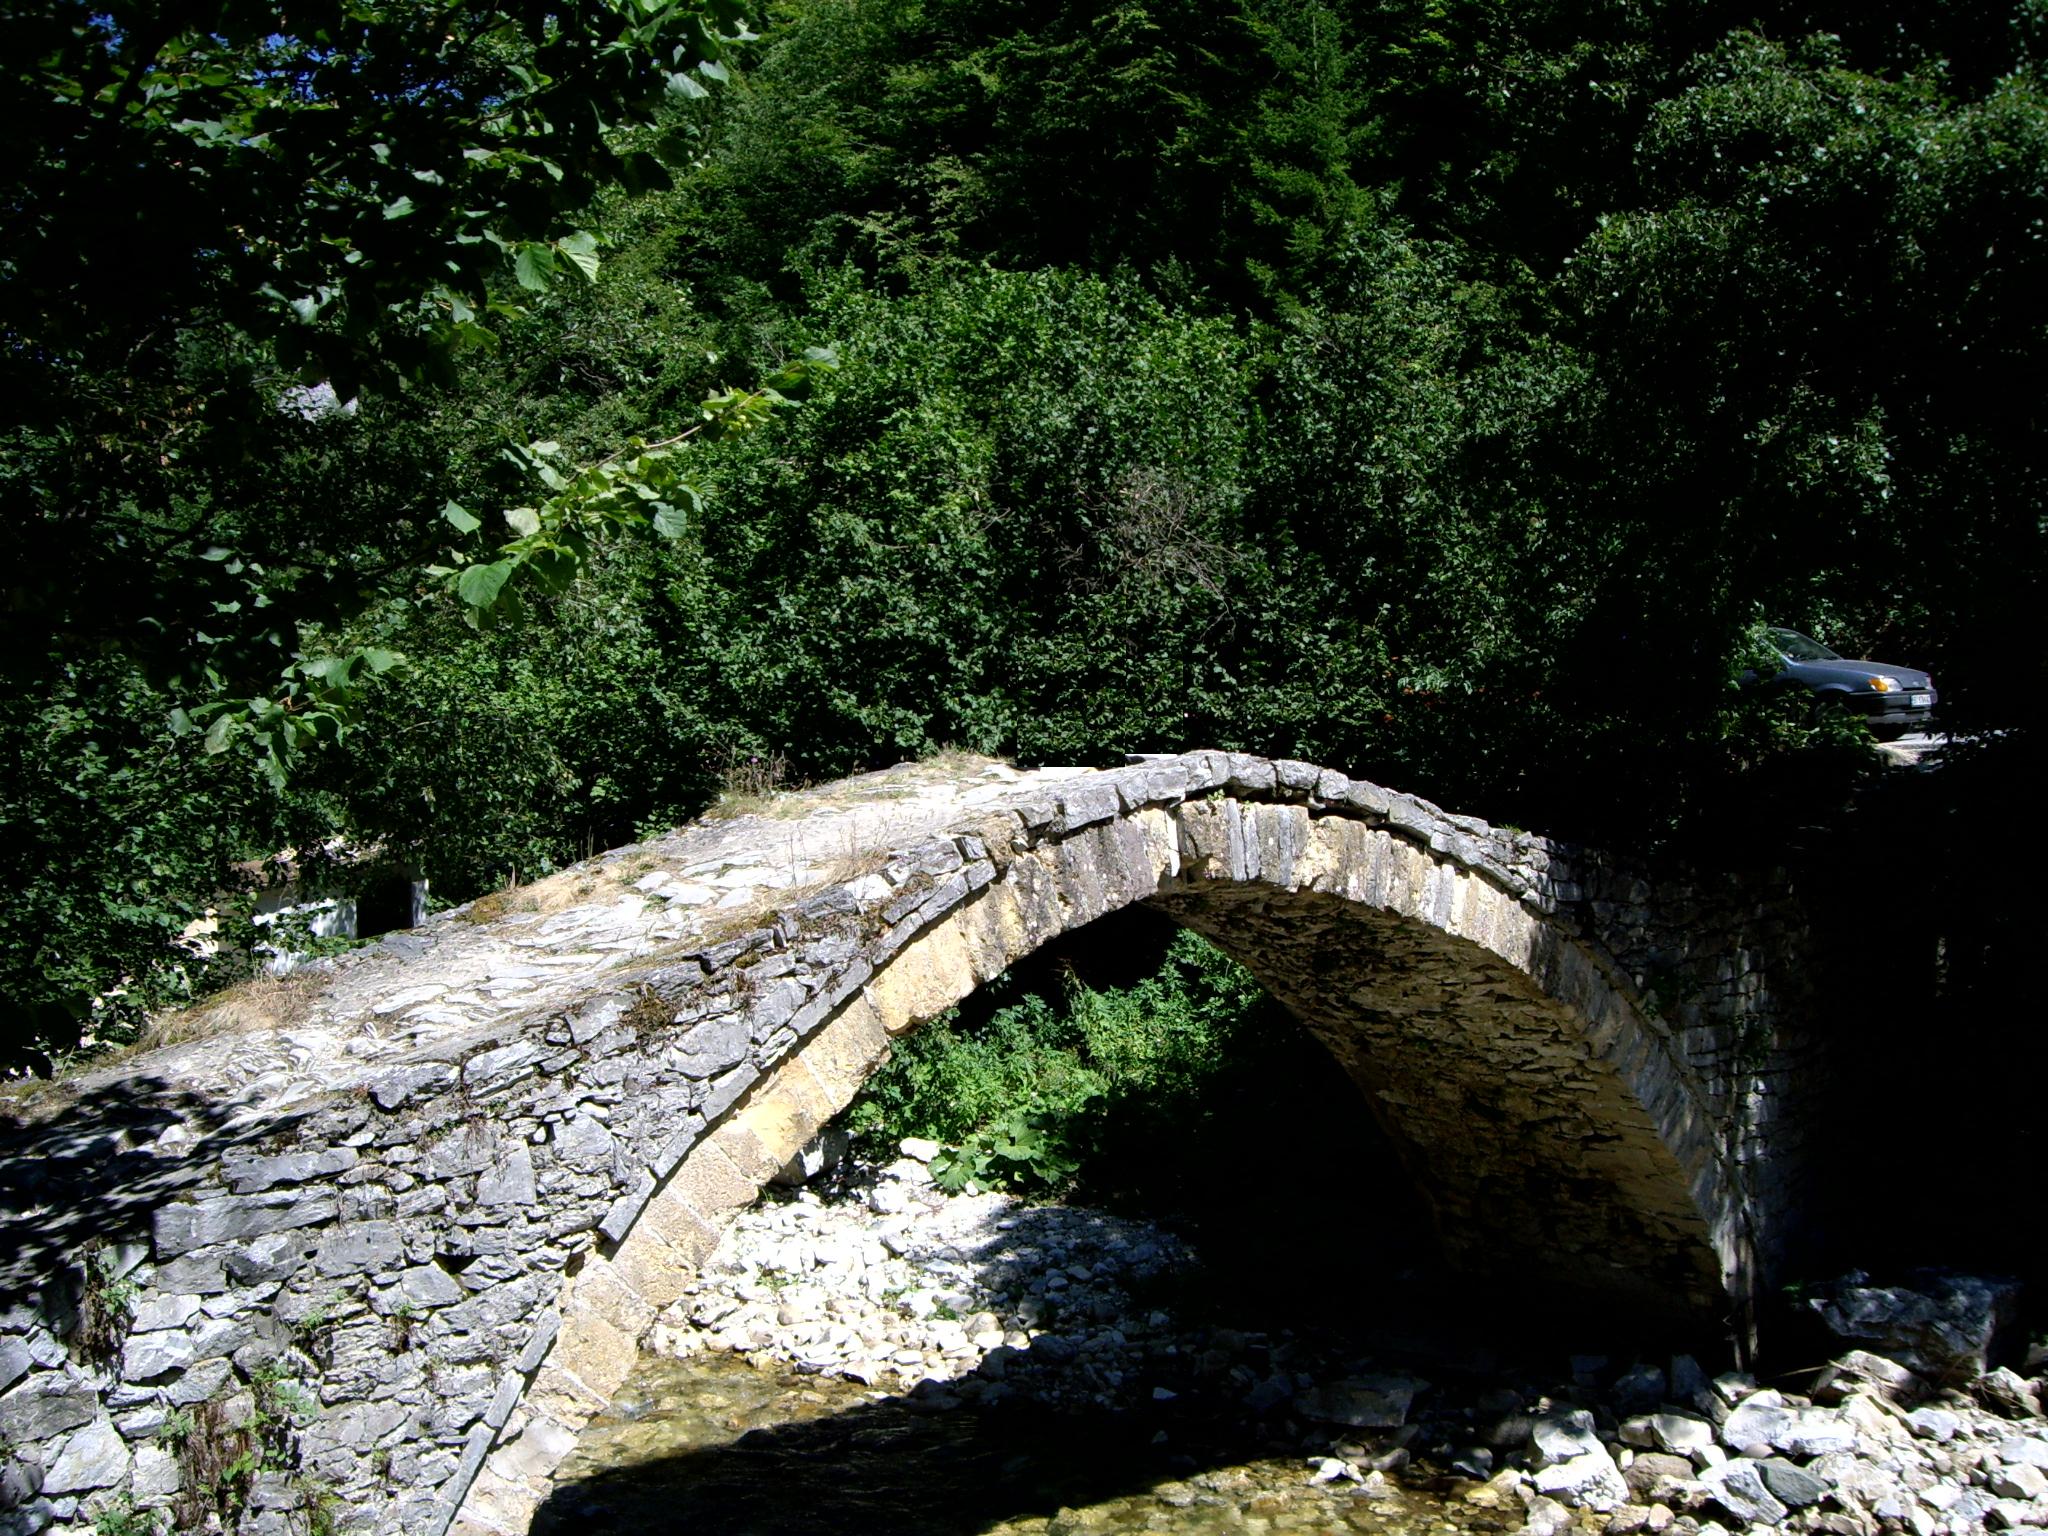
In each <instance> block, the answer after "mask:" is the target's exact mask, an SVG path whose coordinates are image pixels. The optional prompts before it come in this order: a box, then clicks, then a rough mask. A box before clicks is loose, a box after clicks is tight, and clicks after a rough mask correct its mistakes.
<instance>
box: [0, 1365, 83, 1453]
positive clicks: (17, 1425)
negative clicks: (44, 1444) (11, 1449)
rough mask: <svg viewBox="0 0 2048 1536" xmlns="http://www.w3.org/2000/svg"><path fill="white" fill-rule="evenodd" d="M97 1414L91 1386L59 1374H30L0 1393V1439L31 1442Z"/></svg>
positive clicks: (72, 1427) (59, 1431) (73, 1426)
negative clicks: (14, 1385)
mask: <svg viewBox="0 0 2048 1536" xmlns="http://www.w3.org/2000/svg"><path fill="white" fill-rule="evenodd" d="M97 1413H98V1408H97V1406H96V1404H95V1402H94V1399H93V1393H92V1389H91V1388H90V1387H88V1386H86V1385H85V1384H84V1383H83V1382H79V1381H74V1380H73V1379H71V1377H69V1376H67V1375H64V1374H61V1373H53V1374H51V1375H47V1376H32V1377H30V1378H29V1379H28V1380H27V1381H25V1382H23V1383H22V1384H21V1385H20V1386H18V1387H15V1388H14V1389H13V1390H12V1391H10V1392H8V1393H7V1394H6V1395H5V1396H0V1439H4V1440H6V1441H7V1442H8V1443H9V1444H10V1445H32V1444H34V1443H35V1442H36V1441H38V1440H47V1439H49V1438H50V1436H52V1435H60V1434H62V1433H63V1432H64V1431H65V1430H67V1429H76V1428H78V1426H79V1425H81V1424H90V1423H91V1422H92V1421H93V1419H94V1418H95V1417H96V1416H97Z"/></svg>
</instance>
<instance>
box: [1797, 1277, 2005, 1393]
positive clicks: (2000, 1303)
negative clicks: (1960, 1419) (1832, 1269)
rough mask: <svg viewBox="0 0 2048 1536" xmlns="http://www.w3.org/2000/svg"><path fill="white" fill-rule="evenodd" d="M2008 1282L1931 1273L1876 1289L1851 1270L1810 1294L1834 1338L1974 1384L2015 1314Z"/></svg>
mask: <svg viewBox="0 0 2048 1536" xmlns="http://www.w3.org/2000/svg"><path fill="white" fill-rule="evenodd" d="M2019 1294H2020V1288H2019V1284H2018V1282H2017V1281H2013V1280H1987V1279H1981V1278H1979V1277H1977V1276H1975V1275H1948V1274H1939V1273H1933V1272H1927V1273H1922V1274H1919V1275H1916V1276H1914V1277H1913V1283H1912V1284H1911V1285H1910V1286H1905V1285H1897V1286H1879V1285H1872V1284H1870V1283H1869V1278H1868V1277H1867V1276H1865V1275H1861V1274H1852V1275H1849V1276H1847V1277H1845V1278H1844V1279H1842V1280H1840V1281H1838V1282H1836V1283H1835V1284H1833V1285H1830V1286H1828V1287H1826V1288H1825V1289H1823V1290H1822V1291H1821V1292H1820V1293H1818V1294H1816V1295H1814V1296H1812V1297H1810V1298H1809V1299H1808V1303H1807V1304H1808V1305H1809V1306H1810V1307H1812V1309H1813V1311H1814V1314H1815V1315H1816V1316H1817V1317H1819V1318H1820V1320H1821V1321H1822V1322H1823V1323H1825V1324H1826V1325H1827V1327H1828V1328H1829V1329H1830V1330H1831V1331H1832V1332H1834V1333H1835V1334H1836V1335H1837V1336H1838V1337H1840V1338H1844V1339H1847V1340H1849V1341H1850V1342H1852V1343H1855V1344H1860V1345H1863V1346H1864V1347H1865V1348H1867V1349H1869V1350H1872V1351H1873V1352H1875V1353H1877V1354H1880V1355H1883V1356H1885V1357H1886V1358H1887V1359H1891V1360H1896V1361H1898V1362H1899V1363H1900V1364H1901V1365H1905V1366H1908V1367H1910V1368H1911V1369H1913V1370H1914V1371H1916V1372H1918V1373H1919V1374H1920V1375H1922V1376H1925V1377H1927V1378H1928V1379H1929V1380H1931V1381H1934V1382H1937V1383H1942V1384H1959V1383H1962V1382H1965V1381H1973V1380H1975V1379H1976V1378H1977V1377H1978V1376H1980V1375H1982V1374H1983V1372H1984V1368H1985V1366H1986V1365H1987V1364H1988V1363H1989V1360H1988V1357H1989V1356H1990V1355H1991V1354H1992V1353H1993V1351H1994V1350H1995V1349H1996V1347H1997V1345H1998V1343H1999V1342H2000V1341H2001V1340H2002V1338H2003V1336H2004V1335H2005V1334H2006V1332H2007V1331H2008V1330H2009V1329H2010V1328H2011V1327H2013V1325H2014V1324H2016V1323H2017V1322H2018V1319H2019Z"/></svg>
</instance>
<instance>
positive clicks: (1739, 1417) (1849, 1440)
mask: <svg viewBox="0 0 2048 1536" xmlns="http://www.w3.org/2000/svg"><path fill="white" fill-rule="evenodd" d="M1721 1443H1722V1444H1723V1445H1725V1446H1727V1447H1728V1449H1729V1450H1731V1451H1744V1450H1747V1449H1748V1448H1749V1447H1750V1446H1753V1445H1765V1446H1769V1447H1770V1448H1771V1449H1773V1450H1779V1451H1786V1452H1789V1453H1790V1454H1792V1455H1794V1456H1824V1455H1826V1454H1827V1453H1828V1452H1830V1451H1853V1450H1854V1449H1855V1448H1856V1430H1855V1428H1854V1426H1852V1425H1851V1424H1850V1423H1849V1422H1848V1421H1847V1420H1846V1419H1844V1418H1843V1417H1842V1415H1841V1414H1839V1413H1837V1412H1835V1411H1834V1410H1832V1409H1827V1408H1795V1407H1788V1406H1787V1405H1786V1403H1785V1400H1784V1398H1783V1397H1781V1396H1780V1395H1779V1394H1778V1393H1776V1392H1772V1391H1764V1392H1758V1393H1756V1394H1755V1395H1753V1396H1751V1397H1748V1398H1745V1399H1743V1401H1742V1402H1741V1403H1740V1404H1738V1405H1737V1406H1736V1408H1735V1410H1734V1411H1733V1412H1732V1413H1730V1414H1729V1415H1728V1419H1727V1422H1726V1423H1724V1424H1723V1425H1722V1426H1721Z"/></svg>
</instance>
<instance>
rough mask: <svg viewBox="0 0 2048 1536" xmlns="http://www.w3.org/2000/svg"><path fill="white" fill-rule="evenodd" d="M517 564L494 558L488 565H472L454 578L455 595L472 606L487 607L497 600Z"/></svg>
mask: <svg viewBox="0 0 2048 1536" xmlns="http://www.w3.org/2000/svg"><path fill="white" fill-rule="evenodd" d="M516 564H517V562H516V561H512V560H494V561H492V562H491V563H490V564H489V565H472V566H470V567H469V568H468V569H467V570H465V571H464V572H463V573H462V574H461V575H460V576H458V577H456V578H455V595H456V596H458V597H460V598H461V599H462V600H463V601H464V602H465V603H467V604H469V606H470V607H472V608H488V607H490V606H491V604H493V603H495V602H496V601H497V600H498V594H499V593H500V592H502V591H503V590H504V588H505V582H506V580H507V578H509V577H510V576H511V574H512V571H513V569H514V567H515V565H516Z"/></svg>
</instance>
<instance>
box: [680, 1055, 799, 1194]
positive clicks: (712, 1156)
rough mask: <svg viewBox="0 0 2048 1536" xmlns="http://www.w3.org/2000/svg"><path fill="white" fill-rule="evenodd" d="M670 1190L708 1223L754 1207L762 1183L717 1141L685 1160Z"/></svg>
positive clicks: (700, 1148) (698, 1149)
mask: <svg viewBox="0 0 2048 1536" xmlns="http://www.w3.org/2000/svg"><path fill="white" fill-rule="evenodd" d="M805 1054H806V1055H807V1056H808V1054H809V1053H808V1052H806V1053H805ZM669 1188H670V1189H671V1190H673V1191H674V1192H675V1193H676V1194H677V1195H679V1196H680V1197H681V1198H682V1199H684V1200H686V1201H688V1202H689V1205H690V1208H691V1210H693V1211H694V1212H696V1213H697V1214H698V1215H699V1216H700V1217H703V1218H705V1219H707V1220H709V1219H713V1218H716V1217H718V1216H721V1215H723V1214H724V1213H725V1212H727V1211H732V1210H737V1209H738V1208H739V1207H741V1206H744V1205H750V1204H752V1203H753V1201H754V1200H755V1199H756V1198H757V1197H758V1196H759V1195H760V1193H761V1184H760V1182H759V1181H757V1180H754V1179H750V1178H748V1177H747V1176H746V1174H744V1173H742V1172H741V1171H740V1169H739V1167H738V1166H737V1165H736V1164H735V1163H734V1162H733V1160H732V1159H731V1158H730V1157H729V1156H727V1155H726V1152H725V1149H724V1148H723V1147H721V1146H720V1145H718V1144H717V1142H716V1141H711V1142H707V1143H705V1144H703V1145H702V1146H699V1147H698V1148H697V1150H696V1151H694V1152H692V1153H691V1154H690V1155H689V1156H688V1157H686V1158H684V1159H683V1164H682V1166H681V1167H680V1168H678V1169H677V1170H676V1172H675V1177H674V1179H672V1180H671V1181H670V1184H669Z"/></svg>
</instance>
